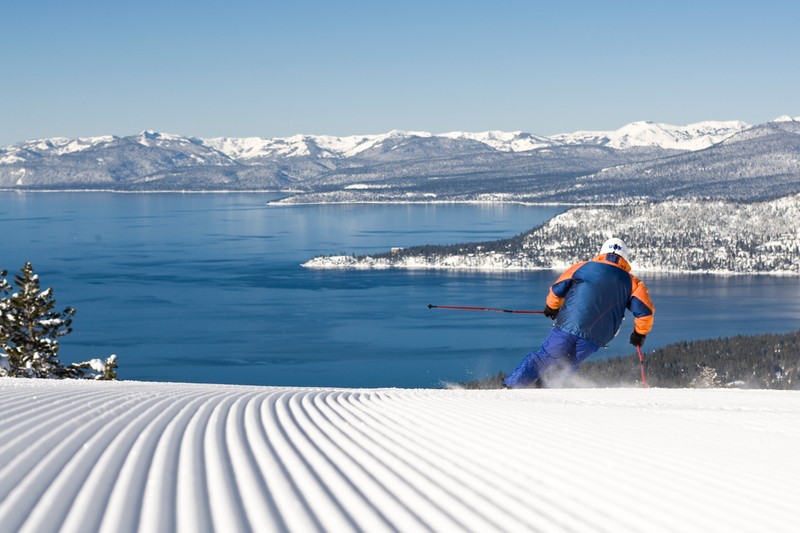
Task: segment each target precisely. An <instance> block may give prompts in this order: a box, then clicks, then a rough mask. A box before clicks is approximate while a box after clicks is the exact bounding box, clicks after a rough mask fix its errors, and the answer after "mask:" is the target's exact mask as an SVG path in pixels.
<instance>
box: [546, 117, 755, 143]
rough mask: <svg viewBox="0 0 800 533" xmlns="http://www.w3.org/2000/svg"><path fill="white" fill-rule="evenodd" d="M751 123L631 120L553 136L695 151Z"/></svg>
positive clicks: (565, 139) (737, 131) (574, 139)
mask: <svg viewBox="0 0 800 533" xmlns="http://www.w3.org/2000/svg"><path fill="white" fill-rule="evenodd" d="M749 127H750V125H749V124H747V123H745V122H742V121H740V120H734V121H729V122H711V121H709V122H698V123H697V124H689V125H688V126H671V125H669V124H655V123H653V122H632V123H630V124H628V125H627V126H623V127H622V128H620V129H618V130H616V131H610V132H609V131H579V132H575V133H568V134H561V135H554V136H553V137H551V138H552V139H554V140H557V141H560V142H563V143H565V144H600V145H604V146H608V147H609V148H617V149H619V150H625V149H629V148H634V147H637V146H652V147H659V148H668V149H673V150H690V151H695V150H702V149H703V148H708V147H709V146H711V145H712V144H716V143H718V142H720V141H723V140H724V139H727V138H728V137H730V136H731V135H735V134H736V133H739V132H740V131H743V130H746V129H747V128H749Z"/></svg>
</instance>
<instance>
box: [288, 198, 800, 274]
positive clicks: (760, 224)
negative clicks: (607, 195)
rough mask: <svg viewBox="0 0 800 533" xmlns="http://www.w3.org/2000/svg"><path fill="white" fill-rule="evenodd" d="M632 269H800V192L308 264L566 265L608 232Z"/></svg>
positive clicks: (588, 210)
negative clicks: (626, 250) (619, 241)
mask: <svg viewBox="0 0 800 533" xmlns="http://www.w3.org/2000/svg"><path fill="white" fill-rule="evenodd" d="M612 236H613V237H618V238H621V239H622V240H623V241H625V242H626V243H627V244H628V247H629V248H630V250H631V263H632V266H633V269H634V271H650V272H689V273H715V274H792V275H797V274H800V195H796V194H793V195H789V196H785V197H783V198H779V199H775V200H769V201H763V202H752V203H745V202H734V201H710V200H668V201H664V202H659V203H646V204H639V205H629V206H612V207H577V208H573V209H571V210H569V211H567V212H565V213H562V214H560V215H558V216H556V217H554V218H552V219H551V220H549V221H548V222H546V223H545V224H543V225H541V226H539V227H537V228H534V229H531V230H530V231H526V232H525V233H521V234H519V235H516V236H515V237H512V238H509V239H501V240H497V241H490V242H477V243H465V244H454V245H423V246H414V247H411V248H407V249H402V250H401V249H395V250H393V251H392V252H387V253H380V254H375V255H369V256H360V257H356V256H352V255H350V256H348V255H333V256H317V257H315V258H314V259H312V260H310V261H308V262H307V263H304V264H303V266H305V267H307V268H320V269H324V268H356V269H382V268H384V269H385V268H403V269H460V270H475V271H503V270H539V269H565V268H567V267H569V266H570V265H572V264H574V263H576V262H578V261H586V260H588V259H591V258H592V257H593V256H594V255H595V254H596V251H597V250H599V249H600V246H601V244H602V243H603V242H604V241H605V240H606V239H608V238H610V237H612Z"/></svg>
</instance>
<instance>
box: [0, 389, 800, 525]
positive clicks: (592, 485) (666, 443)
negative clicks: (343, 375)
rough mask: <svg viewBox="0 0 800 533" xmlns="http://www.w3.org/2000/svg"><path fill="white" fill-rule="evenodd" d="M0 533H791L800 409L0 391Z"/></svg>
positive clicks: (371, 393)
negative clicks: (767, 532)
mask: <svg viewBox="0 0 800 533" xmlns="http://www.w3.org/2000/svg"><path fill="white" fill-rule="evenodd" d="M0 399H1V400H2V402H3V409H2V410H1V411H0V422H1V423H0V524H2V530H3V531H36V532H49V531H65V532H67V531H75V532H78V531H80V532H84V531H109V532H115V533H117V532H125V531H146V532H154V531H179V532H183V531H186V532H202V531H251V530H252V531H302V532H307V531H323V530H325V531H337V532H340V531H369V532H376V531H447V532H450V531H476V532H491V531H513V532H518V531H547V532H561V531H570V532H579V531H586V532H599V531H600V532H602V531H604V532H613V533H618V532H627V531H648V532H662V531H664V532H666V531H674V532H690V531H702V532H712V531H720V532H722V531H724V532H737V531H753V532H756V531H758V532H762V531H770V532H782V531H786V532H789V531H792V532H794V531H797V502H798V501H800V483H797V479H798V478H799V477H800V455H798V453H797V443H798V440H799V439H800V393H797V392H786V391H743V390H719V389H716V390H676V389H565V390H526V391H466V390H411V389H407V390H404V389H363V390H355V389H350V390H348V389H302V388H281V387H244V386H223V385H197V384H176V383H137V382H101V383H99V382H85V381H49V380H24V379H11V378H4V379H0Z"/></svg>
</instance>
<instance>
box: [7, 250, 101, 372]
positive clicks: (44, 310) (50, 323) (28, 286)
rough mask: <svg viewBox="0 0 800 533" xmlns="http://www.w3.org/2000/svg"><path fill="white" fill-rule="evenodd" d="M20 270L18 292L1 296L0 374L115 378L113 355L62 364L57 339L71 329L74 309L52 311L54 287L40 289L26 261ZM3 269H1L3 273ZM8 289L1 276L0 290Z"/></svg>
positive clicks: (17, 283) (37, 277)
mask: <svg viewBox="0 0 800 533" xmlns="http://www.w3.org/2000/svg"><path fill="white" fill-rule="evenodd" d="M20 272H21V273H20V274H17V275H16V276H15V280H14V284H15V285H16V286H17V288H18V289H19V292H16V293H14V294H12V295H11V297H10V298H2V299H1V300H0V350H2V352H3V353H0V376H3V375H5V376H12V377H31V378H83V377H94V378H96V379H116V372H114V369H115V368H116V367H117V365H116V359H117V357H116V356H115V355H112V356H111V357H109V358H108V359H106V362H105V363H103V362H102V361H101V360H99V359H93V360H92V361H90V362H88V363H75V364H72V365H70V366H64V365H62V364H61V362H60V361H59V360H58V340H57V339H59V338H60V337H63V336H64V335H67V334H69V333H70V332H72V328H71V327H70V326H71V324H72V317H73V316H75V309H72V308H71V307H67V308H66V309H64V310H63V311H61V312H58V311H54V310H53V309H54V308H55V305H56V301H55V300H54V299H53V288H52V287H51V288H49V289H46V290H44V291H42V290H41V288H40V286H39V276H38V275H36V274H34V271H33V267H32V266H31V264H30V263H25V266H24V267H23V268H22V269H21V271H20ZM6 273H7V272H6V271H3V272H2V276H5V275H6ZM9 292H10V287H9V284H8V282H7V281H6V280H5V279H3V280H2V282H0V294H3V293H4V294H7V293H9ZM91 371H94V372H98V373H99V375H95V374H93V373H91Z"/></svg>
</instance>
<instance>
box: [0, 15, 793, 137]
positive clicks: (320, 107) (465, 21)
mask: <svg viewBox="0 0 800 533" xmlns="http://www.w3.org/2000/svg"><path fill="white" fill-rule="evenodd" d="M7 4H11V3H10V2H9V3H7ZM798 21H800V2H796V1H795V2H762V3H758V4H757V3H755V2H737V1H726V2H701V1H694V2H684V1H671V2H658V3H656V2H613V1H611V2H604V3H600V2H588V1H587V2H584V1H566V2H552V1H549V2H533V1H527V2H522V1H502V0H501V1H493V2H473V1H467V0H462V1H458V2H451V1H439V2H436V1H433V0H428V1H425V2H417V1H405V2H377V1H371V2H361V1H346V0H345V1H336V2H333V1H330V2H325V1H305V0H295V1H292V2H233V3H231V2H223V1H206V0H198V1H195V2H183V1H179V2H165V1H163V0H162V1H157V2H154V1H149V0H144V1H137V2H108V1H107V0H104V1H102V2H101V1H96V2H92V1H88V2H87V1H81V0H77V1H75V2H53V1H50V0H42V1H38V2H19V1H17V2H14V3H13V4H12V5H4V7H3V10H2V17H0V52H2V57H3V60H2V62H0V106H1V107H0V146H5V145H8V144H12V143H15V142H19V141H22V140H26V139H33V138H41V137H54V136H63V137H79V136H95V135H104V134H115V135H131V134H135V133H139V132H140V131H142V130H144V129H154V130H157V131H163V132H169V133H176V134H181V135H193V136H197V137H219V136H225V137H249V136H261V137H279V136H280V137H282V136H289V135H294V134H297V133H307V134H315V135H322V134H327V135H340V136H343V135H355V134H374V133H385V132H387V131H390V130H392V129H403V130H418V131H430V132H433V133H443V132H449V131H473V132H474V131H486V130H495V129H497V130H505V131H514V130H523V131H526V132H530V133H537V134H542V135H553V134H556V133H564V132H572V131H576V130H581V129H584V130H613V129H617V128H619V127H621V126H623V125H625V124H627V123H629V122H632V121H635V120H652V121H656V122H665V123H669V124H676V125H684V124H689V123H693V122H699V121H702V120H744V121H746V122H750V123H754V124H755V123H762V122H766V121H768V120H771V119H773V118H776V117H778V116H780V115H784V114H788V115H791V116H799V115H800V24H798Z"/></svg>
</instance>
